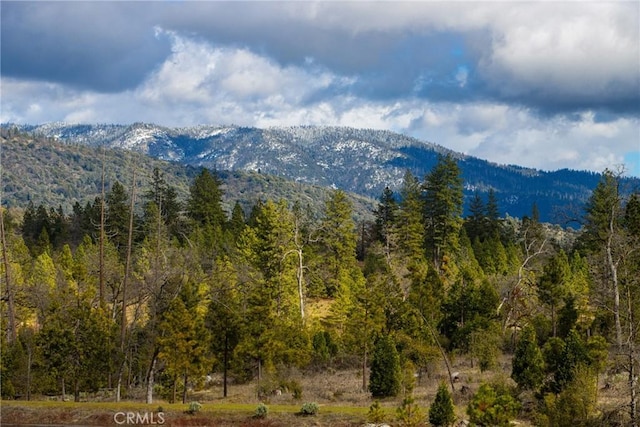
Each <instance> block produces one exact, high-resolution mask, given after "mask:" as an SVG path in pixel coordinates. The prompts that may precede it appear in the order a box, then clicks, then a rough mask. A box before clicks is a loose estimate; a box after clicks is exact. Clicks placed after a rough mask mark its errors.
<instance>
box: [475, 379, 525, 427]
mask: <svg viewBox="0 0 640 427" xmlns="http://www.w3.org/2000/svg"><path fill="white" fill-rule="evenodd" d="M519 409H520V404H519V403H518V402H517V401H516V400H515V399H514V398H513V397H512V396H511V395H510V394H508V393H506V392H505V391H504V390H501V393H500V394H498V393H497V392H496V390H495V389H494V388H493V387H492V386H490V385H489V384H482V385H481V386H480V388H479V389H478V392H477V393H476V394H475V395H474V396H473V399H471V402H470V403H469V405H468V406H467V415H469V421H471V424H474V425H478V426H492V427H503V426H509V425H510V422H511V420H512V419H513V418H515V416H516V414H517V413H518V410H519Z"/></svg>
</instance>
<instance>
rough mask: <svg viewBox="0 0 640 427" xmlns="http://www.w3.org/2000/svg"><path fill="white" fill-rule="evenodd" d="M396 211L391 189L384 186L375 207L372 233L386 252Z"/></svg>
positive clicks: (396, 204) (396, 206)
mask: <svg viewBox="0 0 640 427" xmlns="http://www.w3.org/2000/svg"><path fill="white" fill-rule="evenodd" d="M397 211H398V203H397V202H396V200H395V196H394V194H393V191H391V189H390V188H389V187H385V188H384V190H383V192H382V195H381V196H380V200H379V202H378V207H377V208H376V210H375V212H374V215H375V218H376V220H375V226H374V235H375V238H376V239H377V240H378V241H380V242H381V243H383V245H384V247H385V248H386V249H387V252H388V251H389V250H390V245H391V234H392V229H393V227H394V225H395V222H396V215H397Z"/></svg>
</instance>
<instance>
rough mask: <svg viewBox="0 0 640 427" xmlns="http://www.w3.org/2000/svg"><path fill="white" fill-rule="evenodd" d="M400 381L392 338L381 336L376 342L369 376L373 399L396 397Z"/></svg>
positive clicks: (396, 355) (398, 360)
mask: <svg viewBox="0 0 640 427" xmlns="http://www.w3.org/2000/svg"><path fill="white" fill-rule="evenodd" d="M400 381H401V372H400V357H399V355H398V351H397V350H396V346H395V343H394V341H393V338H391V337H390V336H388V335H383V336H381V337H380V338H378V340H377V341H376V346H375V350H374V353H373V360H372V362H371V372H370V375H369V391H371V394H372V395H373V397H389V396H397V395H398V393H399V392H400Z"/></svg>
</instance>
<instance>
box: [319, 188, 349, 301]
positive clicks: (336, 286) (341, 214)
mask: <svg viewBox="0 0 640 427" xmlns="http://www.w3.org/2000/svg"><path fill="white" fill-rule="evenodd" d="M352 214H353V207H352V204H351V202H350V201H349V199H348V198H347V195H346V193H345V192H344V191H342V190H336V191H334V192H333V193H332V194H331V196H330V198H329V200H327V202H326V205H325V212H324V218H323V219H322V223H321V230H322V235H321V236H320V240H321V244H322V252H323V253H324V255H325V257H324V262H323V264H324V266H323V267H324V270H325V271H326V273H327V277H326V280H325V283H326V292H327V295H329V296H334V295H336V294H337V293H338V292H347V293H348V292H349V289H342V288H344V287H345V286H346V287H347V288H348V287H349V286H350V285H349V283H345V279H347V278H348V277H349V276H352V274H353V273H355V270H356V269H357V265H356V242H357V235H356V231H355V223H354V222H353V218H352Z"/></svg>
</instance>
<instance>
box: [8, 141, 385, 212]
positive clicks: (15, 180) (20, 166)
mask: <svg viewBox="0 0 640 427" xmlns="http://www.w3.org/2000/svg"><path fill="white" fill-rule="evenodd" d="M9 134H10V133H9V132H7V131H6V129H3V130H2V132H0V143H1V144H2V158H1V162H0V164H1V165H2V185H3V188H2V205H3V206H10V207H23V208H24V207H26V206H27V204H28V203H29V202H30V201H32V202H33V203H34V204H35V205H39V204H41V203H42V204H44V205H45V206H49V207H58V206H62V207H63V209H64V210H65V211H67V212H69V211H70V210H71V208H72V206H73V204H74V203H75V202H79V203H80V204H81V205H84V204H85V203H86V202H91V201H93V200H94V199H95V197H96V196H99V195H100V192H101V186H102V180H101V176H102V161H103V159H104V164H105V187H106V189H107V191H108V190H109V189H110V188H111V185H112V184H113V183H114V182H115V181H119V182H121V183H122V184H123V185H125V187H127V188H129V186H130V185H131V180H132V172H133V169H134V166H135V168H136V175H137V177H138V179H137V185H138V186H140V191H139V194H144V192H145V191H146V190H147V188H148V187H147V186H148V183H149V180H150V177H151V174H152V171H153V169H154V168H156V167H157V168H159V169H160V170H161V171H162V172H163V173H164V177H165V180H166V181H167V183H168V184H169V185H171V186H173V187H174V188H175V189H176V190H177V193H178V196H179V198H180V199H181V200H186V198H187V197H188V194H189V185H190V184H191V180H192V179H193V177H194V176H195V175H196V174H197V173H198V168H196V167H192V166H188V165H183V164H181V163H177V162H168V161H164V160H159V159H154V158H152V157H150V156H147V155H144V154H141V153H136V152H131V151H128V150H122V149H114V148H109V149H105V150H103V149H102V148H99V147H95V146H90V145H85V144H64V143H62V142H60V141H57V140H54V139H51V138H45V137H41V136H33V135H27V134H14V133H11V136H9ZM218 174H219V176H220V178H221V179H222V180H223V183H224V185H223V190H224V200H223V202H224V205H225V208H226V209H227V210H229V211H230V210H231V207H232V206H233V204H234V203H235V202H236V200H237V201H240V202H241V204H242V205H243V207H244V208H245V211H246V212H248V211H249V209H250V207H251V206H252V205H253V204H254V203H255V202H256V201H257V200H259V199H261V200H266V199H274V200H278V199H280V198H286V199H287V200H291V201H296V200H298V201H300V202H301V203H302V204H303V205H304V206H308V207H309V209H310V210H311V211H312V212H314V213H315V214H319V213H320V212H321V210H322V208H323V203H324V200H326V198H327V197H328V193H329V190H328V189H327V188H325V187H321V186H316V185H308V184H304V183H294V182H291V181H288V180H286V179H284V178H282V177H277V176H270V175H267V174H264V173H258V172H252V171H247V172H245V171H218ZM351 199H352V200H353V202H354V210H355V216H356V217H357V218H365V217H370V216H371V211H372V209H373V207H374V201H373V200H371V199H368V198H366V197H362V196H358V195H355V194H351Z"/></svg>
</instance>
